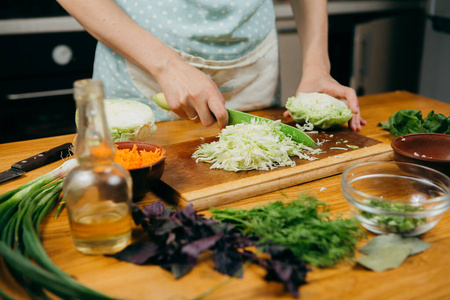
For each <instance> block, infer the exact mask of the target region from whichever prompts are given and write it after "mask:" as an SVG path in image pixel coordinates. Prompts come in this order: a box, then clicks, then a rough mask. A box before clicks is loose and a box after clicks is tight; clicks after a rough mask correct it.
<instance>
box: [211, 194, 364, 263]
mask: <svg viewBox="0 0 450 300" xmlns="http://www.w3.org/2000/svg"><path fill="white" fill-rule="evenodd" d="M211 212H212V213H213V216H214V219H216V220H220V221H222V222H228V223H232V224H234V225H235V228H236V229H238V230H239V231H240V232H241V233H242V234H243V235H244V236H252V237H256V238H258V242H257V243H258V244H259V245H262V246H263V245H269V244H278V245H283V246H285V247H287V248H288V249H290V250H291V251H292V252H293V253H294V254H295V255H296V256H297V257H298V258H300V259H302V260H304V261H306V262H308V263H310V264H311V265H314V266H317V267H331V266H333V265H335V264H336V263H338V262H339V261H341V260H342V259H344V258H350V257H353V256H354V253H355V246H356V243H357V242H358V239H359V238H361V237H363V236H364V233H363V231H362V230H361V228H360V226H359V222H358V221H357V220H356V219H355V218H351V219H343V218H341V217H336V218H334V219H331V218H330V214H329V207H328V204H327V203H325V202H320V201H318V200H317V198H316V197H314V196H310V195H308V194H302V195H300V196H299V197H298V199H295V200H293V201H292V202H289V203H284V202H282V201H276V202H273V203H271V204H268V205H265V206H259V207H255V208H253V209H250V210H236V209H212V210H211Z"/></svg>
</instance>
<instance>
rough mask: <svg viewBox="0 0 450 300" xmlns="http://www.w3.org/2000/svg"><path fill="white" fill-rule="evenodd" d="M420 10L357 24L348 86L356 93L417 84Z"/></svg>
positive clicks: (411, 88) (411, 87) (414, 87)
mask: <svg viewBox="0 0 450 300" xmlns="http://www.w3.org/2000/svg"><path fill="white" fill-rule="evenodd" d="M424 20H425V18H424V14H423V12H421V11H420V12H407V13H402V14H396V15H393V16H386V17H380V18H376V19H374V20H371V21H368V22H364V23H361V24H357V25H356V26H355V30H354V41H353V42H354V46H353V49H354V54H353V61H352V76H351V79H350V86H351V87H352V88H354V89H355V90H356V91H357V93H358V94H359V95H366V94H376V93H382V92H387V91H395V90H406V91H410V92H414V93H416V92H417V91H418V86H419V77H420V61H421V57H422V41H423V28H424Z"/></svg>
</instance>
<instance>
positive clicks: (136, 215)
mask: <svg viewBox="0 0 450 300" xmlns="http://www.w3.org/2000/svg"><path fill="white" fill-rule="evenodd" d="M131 215H132V217H133V221H134V223H135V224H136V225H141V224H143V223H145V215H144V213H143V212H142V210H141V209H140V208H139V207H138V206H137V205H136V204H133V205H132V206H131Z"/></svg>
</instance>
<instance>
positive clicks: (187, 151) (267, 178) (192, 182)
mask: <svg viewBox="0 0 450 300" xmlns="http://www.w3.org/2000/svg"><path fill="white" fill-rule="evenodd" d="M310 136H311V137H312V138H313V139H314V140H315V141H317V140H319V141H324V140H325V141H326V142H324V143H323V144H322V145H321V146H320V148H321V149H322V150H323V151H324V152H323V153H321V154H318V155H314V157H317V160H314V161H307V160H300V159H298V158H292V159H293V160H294V161H295V162H296V166H295V167H279V168H276V169H274V170H270V171H255V170H254V171H241V172H230V171H224V170H215V169H210V167H211V164H208V163H196V162H195V159H193V158H191V156H192V153H194V152H195V150H196V149H197V147H198V146H200V145H201V144H203V143H210V142H212V141H215V140H218V139H217V138H216V137H209V138H205V139H200V138H199V139H197V140H192V141H188V142H184V143H179V144H174V145H169V146H166V147H165V149H166V150H167V159H166V166H165V170H164V174H163V176H162V178H161V182H158V184H157V185H155V186H154V187H153V188H152V191H153V192H154V193H155V194H158V195H159V196H160V197H162V198H163V199H165V200H166V201H168V202H169V203H173V204H175V203H176V204H177V205H179V206H180V207H184V206H186V205H188V204H189V203H192V204H193V206H194V208H195V209H196V210H204V209H208V208H210V207H216V206H219V205H222V204H226V203H231V202H234V201H238V200H241V199H244V198H248V197H252V196H256V195H261V194H264V193H268V192H272V191H275V190H279V189H283V188H287V187H291V186H294V185H298V184H301V183H304V182H308V181H312V180H316V179H320V178H324V177H327V176H331V175H336V174H340V173H342V172H343V171H344V170H345V169H346V168H348V167H349V166H352V165H354V164H357V163H361V162H366V161H376V160H392V157H393V151H392V148H391V146H390V145H388V144H385V143H381V142H379V141H376V140H374V139H371V138H368V137H365V136H363V135H360V134H358V133H355V132H352V131H350V130H348V129H346V128H341V129H339V130H338V131H333V132H328V133H316V134H310ZM346 145H353V146H358V147H359V148H358V149H351V148H348V147H347V146H346ZM335 147H339V148H346V149H348V150H340V149H330V148H335Z"/></svg>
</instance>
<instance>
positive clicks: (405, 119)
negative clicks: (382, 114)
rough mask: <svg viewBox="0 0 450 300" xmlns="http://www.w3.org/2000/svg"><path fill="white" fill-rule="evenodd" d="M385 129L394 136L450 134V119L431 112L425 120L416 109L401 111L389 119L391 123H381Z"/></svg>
mask: <svg viewBox="0 0 450 300" xmlns="http://www.w3.org/2000/svg"><path fill="white" fill-rule="evenodd" d="M379 125H380V126H382V127H383V129H386V130H389V132H390V134H391V135H393V136H401V135H405V134H410V133H445V134H450V117H445V116H444V115H443V114H439V113H438V114H435V113H434V111H433V110H432V111H430V112H429V113H428V115H427V116H426V117H425V119H422V113H421V112H420V111H419V110H415V109H404V110H399V111H397V112H396V113H394V114H392V115H391V116H390V117H389V121H386V122H380V124H379Z"/></svg>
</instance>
